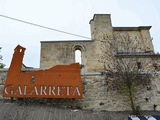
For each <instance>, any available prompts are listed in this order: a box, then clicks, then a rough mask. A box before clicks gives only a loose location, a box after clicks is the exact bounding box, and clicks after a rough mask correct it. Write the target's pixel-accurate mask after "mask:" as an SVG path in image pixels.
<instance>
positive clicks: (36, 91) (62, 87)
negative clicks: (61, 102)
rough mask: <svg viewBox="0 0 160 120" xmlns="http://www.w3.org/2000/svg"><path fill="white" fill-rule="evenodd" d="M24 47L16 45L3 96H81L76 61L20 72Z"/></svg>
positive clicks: (78, 69) (80, 83)
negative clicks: (44, 68) (69, 63)
mask: <svg viewBox="0 0 160 120" xmlns="http://www.w3.org/2000/svg"><path fill="white" fill-rule="evenodd" d="M24 52H25V48H23V47H22V46H20V45H18V46H17V47H16V48H15V50H14V54H13V58H12V61H11V65H10V68H9V71H8V75H7V79H6V83H5V85H4V92H3V97H11V98H14V97H15V98H82V81H81V76H80V66H79V64H78V63H74V64H71V65H57V66H55V67H52V68H50V69H46V70H38V71H34V72H21V68H22V60H23V55H24Z"/></svg>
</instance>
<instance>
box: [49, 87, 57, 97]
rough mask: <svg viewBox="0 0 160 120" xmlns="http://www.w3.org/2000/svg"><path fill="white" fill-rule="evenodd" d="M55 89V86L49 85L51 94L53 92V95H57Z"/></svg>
mask: <svg viewBox="0 0 160 120" xmlns="http://www.w3.org/2000/svg"><path fill="white" fill-rule="evenodd" d="M54 90H55V87H54V86H49V95H51V93H52V94H53V95H56V94H55V93H54Z"/></svg>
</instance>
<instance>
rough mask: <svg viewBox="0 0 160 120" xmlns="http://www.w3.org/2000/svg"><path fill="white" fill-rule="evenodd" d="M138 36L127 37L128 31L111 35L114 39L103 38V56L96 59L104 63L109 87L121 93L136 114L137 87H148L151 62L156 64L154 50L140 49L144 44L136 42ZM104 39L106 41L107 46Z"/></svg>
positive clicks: (138, 39)
mask: <svg viewBox="0 0 160 120" xmlns="http://www.w3.org/2000/svg"><path fill="white" fill-rule="evenodd" d="M140 39H141V38H140V37H137V36H134V37H130V36H129V35H128V34H126V35H124V36H121V35H114V38H113V39H110V38H108V37H106V39H105V40H101V42H102V44H101V49H102V51H103V55H102V56H100V59H99V62H101V63H104V73H105V74H106V75H107V82H108V85H110V88H109V89H111V90H115V89H116V90H117V91H121V92H122V93H124V95H126V96H127V100H128V101H129V103H130V105H131V109H132V111H133V113H136V105H135V93H136V89H137V86H141V87H143V88H146V89H144V90H151V79H153V78H152V77H153V75H151V74H150V72H151V70H153V69H152V68H153V63H152V62H154V64H156V60H155V59H154V53H153V51H149V52H145V51H142V50H143V45H141V44H140V43H139V41H140ZM106 40H107V41H106ZM104 41H105V42H104ZM106 42H107V44H109V45H107V47H106V46H105V43H106ZM150 62H151V63H150ZM154 70H155V69H154ZM152 72H154V71H152Z"/></svg>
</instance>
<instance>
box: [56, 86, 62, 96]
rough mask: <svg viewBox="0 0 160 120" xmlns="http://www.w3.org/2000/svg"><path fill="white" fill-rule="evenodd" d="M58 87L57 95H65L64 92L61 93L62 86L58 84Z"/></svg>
mask: <svg viewBox="0 0 160 120" xmlns="http://www.w3.org/2000/svg"><path fill="white" fill-rule="evenodd" d="M57 88H58V91H57V95H59V96H60V95H63V94H61V87H60V86H58V87H57Z"/></svg>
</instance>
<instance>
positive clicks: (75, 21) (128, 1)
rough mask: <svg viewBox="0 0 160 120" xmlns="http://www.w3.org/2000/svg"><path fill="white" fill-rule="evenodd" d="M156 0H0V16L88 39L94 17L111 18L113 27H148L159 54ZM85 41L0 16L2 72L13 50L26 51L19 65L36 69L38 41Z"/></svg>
mask: <svg viewBox="0 0 160 120" xmlns="http://www.w3.org/2000/svg"><path fill="white" fill-rule="evenodd" d="M159 5H160V0H0V15H5V16H9V17H12V18H16V19H20V20H23V21H27V22H31V23H35V24H38V25H42V26H46V27H50V28H53V29H57V30H61V31H65V32H69V33H74V34H78V35H82V36H86V37H89V38H90V37H91V35H90V25H89V21H90V20H91V19H92V18H93V15H94V14H111V19H112V25H113V26H114V27H120V26H121V27H129V26H131V27H132V26H134V27H137V26H152V28H151V30H150V32H151V37H153V44H154V47H155V52H157V51H159V52H160V7H159ZM54 40H85V39H84V38H80V37H76V36H72V35H67V34H63V33H59V32H56V31H53V30H48V29H44V28H40V27H36V26H33V25H28V24H25V23H21V22H18V21H14V20H10V19H7V18H4V17H1V16H0V47H2V50H1V52H0V54H2V55H3V61H2V62H3V63H4V64H6V68H7V67H9V66H10V62H11V58H12V55H13V52H14V51H13V50H14V48H15V47H16V46H17V45H18V44H20V45H22V46H23V47H25V48H26V51H25V56H24V59H23V63H24V64H25V65H26V66H30V67H35V68H38V67H39V65H40V41H54Z"/></svg>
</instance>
